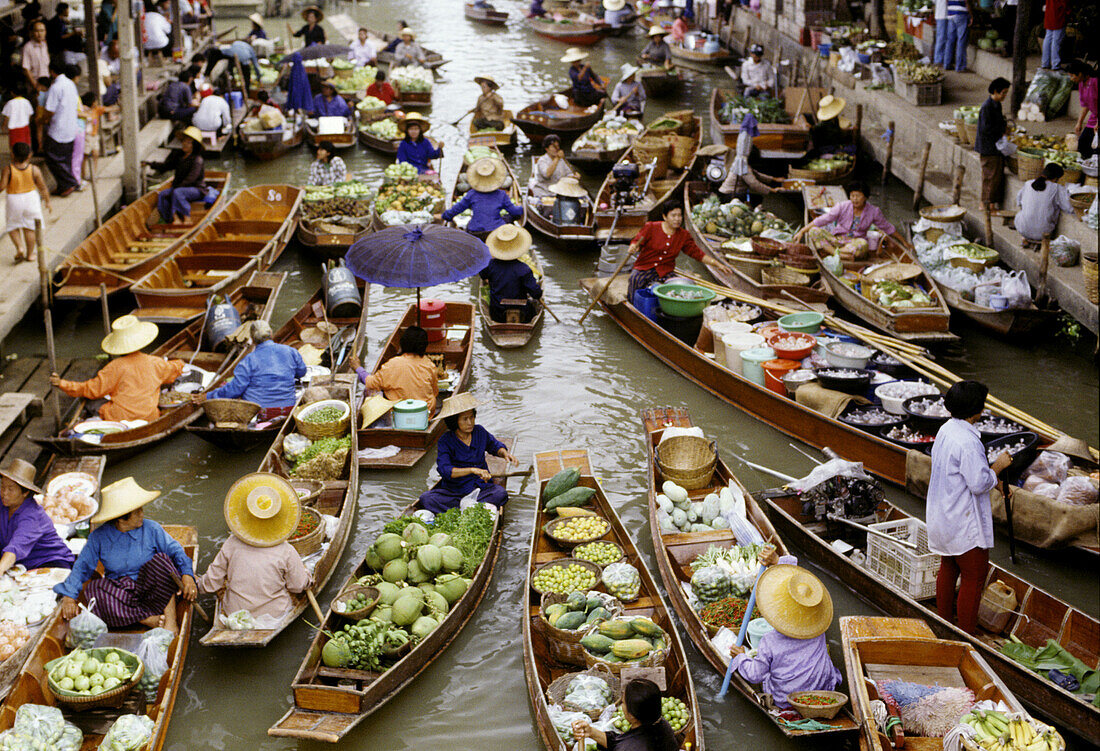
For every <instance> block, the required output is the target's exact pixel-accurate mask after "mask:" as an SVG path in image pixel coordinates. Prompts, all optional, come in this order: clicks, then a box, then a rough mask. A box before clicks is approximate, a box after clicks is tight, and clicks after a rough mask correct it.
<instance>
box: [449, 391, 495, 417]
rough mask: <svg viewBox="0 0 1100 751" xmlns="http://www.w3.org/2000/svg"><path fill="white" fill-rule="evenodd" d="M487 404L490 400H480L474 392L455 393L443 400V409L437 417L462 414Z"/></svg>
mask: <svg viewBox="0 0 1100 751" xmlns="http://www.w3.org/2000/svg"><path fill="white" fill-rule="evenodd" d="M485 404H488V402H483V401H481V400H479V399H478V398H477V397H475V396H474V395H473V394H465V393H464V394H455V395H454V396H451V397H448V398H447V399H444V400H443V409H441V410H439V414H438V415H436V417H437V418H439V419H440V420H442V419H443V418H444V417H451V416H453V415H461V414H462V413H463V412H469V411H470V410H471V409H477V408H478V407H481V406H484V405H485Z"/></svg>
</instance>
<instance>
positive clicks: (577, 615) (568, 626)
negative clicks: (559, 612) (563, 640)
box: [554, 610, 584, 631]
mask: <svg viewBox="0 0 1100 751" xmlns="http://www.w3.org/2000/svg"><path fill="white" fill-rule="evenodd" d="M583 625H584V613H582V612H579V611H576V610H573V611H570V612H568V613H566V614H565V615H563V616H562V617H560V618H558V620H557V622H556V623H555V624H554V628H560V629H561V630H563V631H576V630H577V629H578V628H580V627H581V626H583Z"/></svg>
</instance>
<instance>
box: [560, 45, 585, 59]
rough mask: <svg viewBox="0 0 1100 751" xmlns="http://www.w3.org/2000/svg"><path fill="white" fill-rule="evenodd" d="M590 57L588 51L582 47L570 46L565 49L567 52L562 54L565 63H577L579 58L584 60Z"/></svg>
mask: <svg viewBox="0 0 1100 751" xmlns="http://www.w3.org/2000/svg"><path fill="white" fill-rule="evenodd" d="M586 57H588V53H587V52H585V51H584V50H582V49H581V48H580V47H570V48H569V49H567V50H566V51H565V54H564V55H562V56H561V61H562V62H563V63H575V62H577V61H578V60H583V59H585V58H586Z"/></svg>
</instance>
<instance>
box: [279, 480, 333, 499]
mask: <svg viewBox="0 0 1100 751" xmlns="http://www.w3.org/2000/svg"><path fill="white" fill-rule="evenodd" d="M288 482H289V483H290V487H292V488H294V492H295V493H297V494H298V501H299V503H301V504H302V505H303V506H305V505H308V504H310V503H313V501H315V500H316V499H317V496H319V495H321V491H322V490H324V489H325V484H324V483H323V482H321V481H320V480H306V479H299V478H294V479H293V480H288Z"/></svg>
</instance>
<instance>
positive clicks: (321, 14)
mask: <svg viewBox="0 0 1100 751" xmlns="http://www.w3.org/2000/svg"><path fill="white" fill-rule="evenodd" d="M310 11H313V12H314V13H316V14H317V23H320V22H321V21H323V20H325V12H324V11H323V10H321V9H320V8H318V7H317V6H316V5H307V6H306V7H304V8H302V20H303V21H306V20H308V19H307V18H306V14H307V13H309V12H310Z"/></svg>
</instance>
